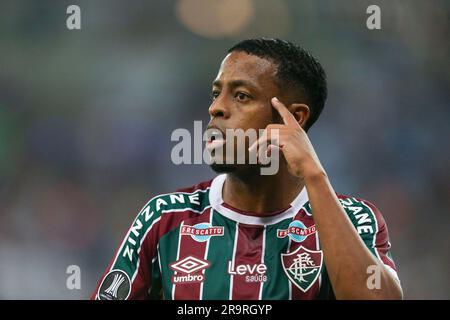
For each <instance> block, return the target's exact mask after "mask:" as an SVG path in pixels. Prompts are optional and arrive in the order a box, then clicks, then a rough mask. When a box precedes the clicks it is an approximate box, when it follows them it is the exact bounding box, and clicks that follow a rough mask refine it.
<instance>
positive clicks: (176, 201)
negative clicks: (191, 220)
mask: <svg viewBox="0 0 450 320" xmlns="http://www.w3.org/2000/svg"><path fill="white" fill-rule="evenodd" d="M211 182H212V180H207V181H203V182H200V183H198V184H195V185H193V186H189V187H184V188H179V189H177V190H175V191H173V192H169V193H163V194H158V195H155V196H153V197H152V198H150V199H149V200H148V201H147V203H146V204H145V205H144V207H143V208H142V209H141V211H140V212H139V215H138V217H139V216H143V218H145V216H147V217H151V218H150V219H151V220H154V219H156V218H158V217H161V215H162V214H164V213H166V212H174V213H175V212H177V211H178V212H184V211H186V210H189V211H194V212H202V211H203V210H204V209H205V208H207V207H208V206H209V189H210V186H211ZM150 219H147V220H150Z"/></svg>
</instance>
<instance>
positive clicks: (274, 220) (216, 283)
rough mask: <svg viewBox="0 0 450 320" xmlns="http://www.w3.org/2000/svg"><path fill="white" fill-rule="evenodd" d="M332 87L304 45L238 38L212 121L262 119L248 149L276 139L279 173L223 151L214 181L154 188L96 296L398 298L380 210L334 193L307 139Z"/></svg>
mask: <svg viewBox="0 0 450 320" xmlns="http://www.w3.org/2000/svg"><path fill="white" fill-rule="evenodd" d="M326 96H327V85H326V77H325V72H324V70H323V69H322V67H321V65H320V64H319V62H318V61H317V60H316V59H315V58H313V57H312V56H311V54H309V53H308V52H306V51H305V50H303V49H302V48H300V47H298V46H296V45H294V44H292V43H290V42H287V41H283V40H279V39H265V38H262V39H250V40H244V41H242V42H240V43H238V44H236V45H235V46H233V47H232V48H231V49H230V50H229V51H228V54H227V55H226V57H225V58H224V60H223V61H222V63H221V65H220V69H219V72H218V74H217V77H216V79H215V80H214V82H213V88H212V97H213V99H212V102H211V105H210V107H209V114H210V119H211V120H210V123H209V125H208V128H209V129H212V130H216V131H218V132H220V133H222V134H223V135H224V139H223V141H221V142H223V143H229V142H230V141H229V140H227V136H226V132H227V129H228V130H229V129H243V130H248V129H265V131H264V134H263V135H259V139H258V141H256V142H255V143H253V144H252V145H251V147H250V148H249V149H250V151H251V150H254V149H255V148H258V146H259V145H262V144H263V143H264V142H269V143H270V146H269V149H268V151H267V152H268V154H270V153H271V152H274V151H278V152H279V155H280V160H279V168H278V172H277V173H276V174H274V175H262V174H261V171H260V169H261V168H260V167H261V164H260V163H259V164H258V163H257V164H247V163H244V164H227V163H225V164H220V163H216V162H215V163H212V164H211V167H212V169H213V170H214V171H216V172H218V173H220V174H219V175H218V176H217V177H215V178H214V179H213V180H211V181H208V182H202V183H199V184H197V185H195V186H193V187H190V188H185V189H180V190H178V191H176V192H173V193H168V194H161V195H158V196H156V197H154V198H152V199H151V200H150V201H149V202H148V203H147V204H146V205H145V206H144V208H143V209H142V210H141V211H140V212H139V213H138V215H137V217H136V219H135V220H134V222H133V223H132V225H131V227H130V229H129V231H128V232H127V234H126V235H125V238H124V239H123V242H122V243H121V245H120V246H119V248H118V250H117V252H116V254H115V255H114V257H113V259H112V261H111V263H110V264H109V266H108V267H107V269H106V271H105V273H104V274H103V276H102V277H101V279H100V281H99V283H98V285H97V288H96V289H95V291H94V293H93V294H92V299H230V300H236V299H401V298H402V289H401V286H400V281H399V278H398V276H397V272H396V267H395V265H394V262H393V260H392V257H391V254H390V247H391V244H390V242H389V236H388V229H387V226H386V223H385V221H384V219H383V217H382V215H381V213H380V211H379V210H378V209H377V208H376V207H375V206H374V205H373V204H372V203H370V202H368V201H366V200H361V199H358V198H355V197H351V196H345V195H340V194H337V193H335V191H334V189H333V187H332V185H331V183H330V181H329V179H328V177H327V173H326V171H325V169H324V168H323V166H322V165H321V163H320V161H319V159H318V157H317V155H316V153H315V151H314V148H313V145H312V144H311V142H310V140H309V139H308V135H307V131H308V129H309V128H310V127H311V126H312V125H313V124H314V122H315V121H316V120H317V119H318V117H319V115H320V113H321V111H322V109H323V107H324V104H325V100H326ZM275 130H277V131H276V132H277V133H278V135H275V134H273V133H275ZM209 143H210V144H211V143H213V141H210V142H209ZM214 143H215V144H216V145H217V144H218V142H217V141H215V142H214ZM219 144H220V143H219ZM250 151H249V152H250ZM223 156H224V157H226V154H224V155H223Z"/></svg>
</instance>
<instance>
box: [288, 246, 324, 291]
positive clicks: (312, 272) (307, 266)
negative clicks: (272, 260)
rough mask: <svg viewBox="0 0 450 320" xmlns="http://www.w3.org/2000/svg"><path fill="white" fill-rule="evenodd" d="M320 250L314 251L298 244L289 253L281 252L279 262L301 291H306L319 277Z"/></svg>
mask: <svg viewBox="0 0 450 320" xmlns="http://www.w3.org/2000/svg"><path fill="white" fill-rule="evenodd" d="M322 262H323V254H322V251H321V250H320V251H314V250H309V249H306V248H305V247H303V246H300V247H299V248H298V249H297V250H295V251H294V252H291V253H282V254H281V263H282V265H283V269H284V272H286V275H287V277H288V278H289V280H290V281H291V282H292V283H293V284H295V285H296V286H297V287H298V288H299V289H300V290H301V291H303V292H306V291H308V290H309V289H310V288H311V287H312V285H313V284H314V282H316V280H317V279H318V278H319V275H320V271H321V270H322Z"/></svg>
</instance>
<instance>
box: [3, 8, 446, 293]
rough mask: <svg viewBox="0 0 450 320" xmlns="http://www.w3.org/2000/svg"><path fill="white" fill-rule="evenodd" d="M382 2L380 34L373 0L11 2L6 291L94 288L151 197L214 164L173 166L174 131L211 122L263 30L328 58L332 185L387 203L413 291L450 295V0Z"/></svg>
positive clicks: (326, 129) (323, 141) (321, 147)
mask: <svg viewBox="0 0 450 320" xmlns="http://www.w3.org/2000/svg"><path fill="white" fill-rule="evenodd" d="M376 2H377V3H378V5H379V6H380V8H381V10H382V11H381V12H382V15H381V18H382V19H381V21H382V29H381V30H372V31H371V30H368V29H367V28H366V19H367V17H368V15H367V14H366V8H367V6H369V5H370V4H373V3H371V1H360V0H351V1H345V2H344V1H339V2H338V1H334V0H321V1H317V0H302V1H299V0H283V1H271V0H261V1H257V0H254V1H252V0H246V1H244V0H241V1H231V0H230V1H228V2H226V3H225V4H224V2H221V4H219V2H215V1H202V0H176V1H175V0H170V1H144V0H137V1H133V2H130V3H125V2H123V1H119V0H114V1H106V0H100V1H87V0H83V1H81V0H80V1H70V2H69V1H57V2H55V1H31V0H28V1H27V0H18V1H2V3H1V4H0V7H1V10H0V61H1V62H0V289H1V290H0V299H15V298H19V299H29V298H30V299H36V298H38V299H86V298H88V297H89V295H90V293H91V292H92V290H93V289H94V287H95V285H96V282H97V281H98V279H99V277H100V275H101V273H102V272H103V270H104V268H105V267H106V265H107V263H108V262H109V260H110V259H111V258H112V256H113V254H114V251H115V249H116V247H117V246H118V244H119V242H120V241H121V238H122V237H123V236H124V233H125V232H126V230H127V228H128V226H129V225H130V223H131V222H132V219H133V218H134V216H135V215H136V214H137V213H138V212H139V210H140V209H141V207H142V206H143V205H144V204H145V203H146V201H147V200H148V199H150V198H151V197H152V196H154V195H156V194H158V193H164V192H170V191H172V190H174V189H177V188H179V187H185V186H190V185H193V184H195V183H197V182H200V181H203V180H208V179H211V178H213V177H214V173H213V172H212V171H211V170H210V169H209V168H208V167H207V166H206V165H190V166H186V165H180V166H176V165H174V164H172V162H171V160H170V152H171V149H172V147H173V146H174V144H175V142H171V141H170V135H171V132H172V131H173V130H174V129H176V128H186V129H188V130H190V131H192V130H193V121H194V120H202V121H204V122H203V123H204V127H205V125H206V123H207V121H208V119H209V115H208V112H207V109H208V106H209V103H210V97H209V94H210V89H211V80H212V79H213V78H214V77H215V75H216V73H217V70H218V67H219V64H220V62H221V60H222V59H223V57H224V55H225V53H226V50H227V49H228V48H229V47H230V46H231V45H232V44H234V43H235V42H237V41H238V40H240V39H243V38H248V37H257V36H273V37H280V38H284V39H287V40H291V41H293V42H295V43H297V44H299V45H301V46H303V47H305V48H307V49H308V50H310V51H311V52H312V53H313V55H315V56H316V57H317V58H318V59H319V61H320V62H321V63H322V65H323V66H324V68H325V70H326V72H327V75H328V86H329V97H328V100H327V104H326V106H325V109H324V112H323V114H322V116H321V118H320V119H319V121H318V122H317V123H316V125H315V126H314V127H313V128H312V129H311V130H310V137H311V140H312V142H313V144H314V146H315V148H316V150H317V153H318V155H319V157H320V159H321V161H322V163H323V165H324V167H325V169H326V170H327V172H328V174H329V176H330V177H331V182H332V184H333V186H334V187H335V189H336V190H337V191H338V192H339V193H343V194H350V195H353V196H357V197H360V198H364V199H367V200H369V201H371V202H373V203H374V204H375V205H376V206H377V207H378V208H379V209H380V211H381V212H382V213H383V215H384V217H385V219H386V221H387V224H388V228H389V233H390V237H391V242H392V253H393V257H394V260H395V262H396V264H397V267H398V269H399V276H400V279H401V281H402V285H403V290H404V294H405V298H409V299H433V298H434V299H449V298H450V275H449V269H450V268H449V267H450V183H449V181H450V157H449V156H450V151H449V138H450V125H449V120H450V105H449V102H450V90H449V88H450V77H449V75H450V59H449V56H450V45H449V41H448V39H450V34H449V33H450V32H449V31H450V19H449V18H450V4H449V3H448V1H443V0H442V1H439V0H433V1H431V0H430V1H419V0H413V1H408V0H403V1H400V0H398V1H387V0H385V1H376ZM74 3H76V4H78V5H79V6H80V8H81V19H82V20H81V21H82V29H81V30H74V31H69V30H68V29H67V28H66V18H67V14H66V8H67V6H68V5H69V4H74ZM69 265H77V266H79V267H80V269H81V277H82V278H81V279H82V280H81V289H80V290H69V289H68V288H67V287H66V279H67V277H68V274H67V273H66V270H67V267H68V266H69Z"/></svg>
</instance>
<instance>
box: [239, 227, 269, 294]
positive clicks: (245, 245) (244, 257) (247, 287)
mask: <svg viewBox="0 0 450 320" xmlns="http://www.w3.org/2000/svg"><path fill="white" fill-rule="evenodd" d="M237 226H238V228H239V229H238V233H237V237H238V238H237V239H235V241H237V243H236V253H235V257H234V265H233V270H234V271H236V268H237V266H239V265H244V266H246V265H248V266H249V267H251V268H253V267H254V266H256V265H258V264H260V263H261V258H262V254H263V237H264V227H263V226H253V225H245V224H237ZM247 275H249V274H244V275H238V274H234V275H233V291H232V300H258V299H259V291H260V288H261V283H260V282H246V281H245V280H246V276H247Z"/></svg>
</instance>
